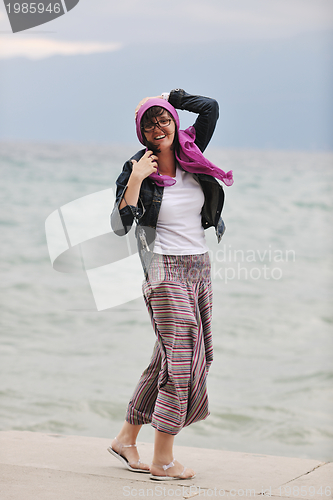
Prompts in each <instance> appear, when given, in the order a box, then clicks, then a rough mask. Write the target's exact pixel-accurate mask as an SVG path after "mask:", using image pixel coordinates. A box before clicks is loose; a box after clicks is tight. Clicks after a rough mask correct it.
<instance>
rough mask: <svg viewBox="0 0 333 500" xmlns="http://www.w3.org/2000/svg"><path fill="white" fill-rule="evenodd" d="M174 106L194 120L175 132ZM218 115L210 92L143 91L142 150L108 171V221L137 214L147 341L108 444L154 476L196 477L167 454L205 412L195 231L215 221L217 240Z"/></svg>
mask: <svg viewBox="0 0 333 500" xmlns="http://www.w3.org/2000/svg"><path fill="white" fill-rule="evenodd" d="M175 108H178V109H185V110H187V111H192V112H194V113H198V115H199V116H198V118H197V120H196V122H195V124H194V126H193V127H190V128H189V129H187V130H186V131H182V130H179V118H178V114H177V111H176V109H175ZM217 119H218V104H217V102H216V101H215V100H213V99H209V98H206V97H201V96H194V95H190V94H187V93H186V92H185V91H184V90H182V89H175V90H172V91H171V92H170V94H162V95H160V96H157V97H154V98H145V99H143V100H142V101H141V102H140V103H139V105H138V107H137V109H136V129H137V135H138V138H139V140H140V142H141V143H142V144H144V145H145V146H146V149H144V150H141V151H139V152H138V153H137V154H136V155H134V156H133V157H132V158H131V159H130V160H129V161H128V162H126V163H125V165H124V168H123V171H122V173H121V175H120V176H119V177H118V179H117V199H116V204H115V208H114V210H113V212H112V215H111V225H112V228H113V230H114V232H115V233H116V234H118V235H123V234H126V233H127V232H128V231H129V229H130V228H131V226H132V224H133V220H134V219H135V221H136V222H137V228H136V236H137V242H138V249H139V254H140V258H141V262H142V265H143V269H144V272H145V281H144V283H143V295H144V299H145V302H146V305H147V308H148V311H149V314H150V317H151V321H152V324H153V327H154V330H155V334H156V343H155V347H154V352H153V355H152V358H151V362H150V364H149V366H148V368H147V369H146V370H145V371H144V372H143V374H142V375H141V378H140V380H139V383H138V385H137V387H136V389H135V391H134V394H133V396H132V399H131V400H130V402H129V405H128V408H127V414H126V420H125V422H124V425H123V427H122V429H121V431H120V433H119V434H118V436H117V437H116V438H115V439H114V440H113V441H112V444H111V446H110V448H109V449H108V450H109V451H110V453H112V454H113V455H114V456H116V457H117V458H118V459H119V460H121V461H122V462H123V463H124V464H125V465H126V466H127V468H128V469H130V470H132V471H136V472H150V473H151V478H152V479H156V480H167V479H191V478H193V477H194V476H195V473H194V471H193V470H192V469H189V468H186V467H184V466H183V465H181V464H180V463H179V462H177V461H176V460H175V459H174V457H173V442H174V436H175V435H176V434H178V432H179V431H180V430H181V429H182V427H184V426H186V425H189V424H191V423H193V422H197V421H199V420H202V419H205V418H206V417H207V416H208V415H209V411H208V396H207V389H206V377H207V374H208V370H209V367H210V364H211V362H212V359H213V347H212V336H211V312H212V289H211V280H210V260H209V255H208V247H207V245H206V241H205V236H204V229H206V228H208V227H210V226H214V227H215V230H216V234H217V238H218V241H220V239H221V237H222V235H223V232H224V229H225V228H224V223H223V221H222V219H221V216H220V215H221V211H222V207H223V202H224V193H223V189H222V187H221V185H220V184H219V183H218V182H217V180H216V179H215V177H216V178H218V179H220V180H222V181H223V182H224V183H225V184H227V185H231V184H232V182H233V179H232V172H231V171H230V172H228V173H227V174H226V173H225V172H223V171H222V170H221V169H219V168H218V167H216V166H215V165H213V164H212V163H210V162H209V161H208V160H207V159H206V158H205V157H204V156H203V154H202V152H203V151H204V149H205V148H206V146H207V145H208V143H209V141H210V139H211V136H212V134H213V132H214V129H215V125H216V121H217ZM152 250H153V251H152ZM147 423H151V425H152V426H153V427H154V428H155V443H154V457H153V461H152V465H151V467H150V468H149V466H148V465H146V464H142V463H141V462H140V460H139V455H138V452H137V449H136V444H135V442H136V438H137V435H138V433H139V431H140V428H141V426H142V425H143V424H147Z"/></svg>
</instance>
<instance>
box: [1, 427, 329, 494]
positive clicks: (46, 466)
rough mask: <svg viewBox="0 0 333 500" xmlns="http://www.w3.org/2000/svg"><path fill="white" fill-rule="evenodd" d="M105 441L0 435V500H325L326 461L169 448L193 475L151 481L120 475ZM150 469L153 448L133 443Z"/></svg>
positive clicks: (28, 434)
mask: <svg viewBox="0 0 333 500" xmlns="http://www.w3.org/2000/svg"><path fill="white" fill-rule="evenodd" d="M109 444H110V441H109V440H108V439H101V438H88V437H81V436H62V435H59V434H41V433H37V432H18V431H8V432H0V500H109V499H113V498H115V499H123V498H135V497H138V498H148V499H151V498H153V499H157V498H179V499H188V498H195V499H197V498H198V499H199V498H214V499H215V498H223V497H224V498H240V497H244V498H258V499H260V498H261V499H262V498H263V496H266V497H268V496H270V497H271V498H273V499H277V498H281V497H284V498H290V499H293V500H294V499H295V498H305V499H306V500H326V499H332V498H333V494H332V493H333V463H326V462H321V461H319V460H310V459H300V458H286V457H275V456H270V455H258V454H250V453H239V452H233V451H221V450H208V449H202V448H188V447H182V446H178V447H177V446H176V447H175V457H176V458H177V459H178V460H179V461H181V462H182V463H183V464H184V465H188V466H190V467H192V468H193V469H194V470H195V471H196V472H197V475H196V477H195V478H194V479H192V480H190V481H180V480H174V481H166V482H165V481H164V482H157V481H152V480H150V479H149V474H140V473H133V472H129V471H127V470H126V469H125V468H123V467H122V465H121V463H120V462H118V460H116V459H115V458H114V457H112V456H111V455H110V454H109V453H108V452H107V451H106V448H107V447H108V446H109ZM139 451H140V455H141V458H142V460H143V461H145V462H147V463H150V462H151V457H152V451H153V445H152V444H148V443H141V444H140V443H139Z"/></svg>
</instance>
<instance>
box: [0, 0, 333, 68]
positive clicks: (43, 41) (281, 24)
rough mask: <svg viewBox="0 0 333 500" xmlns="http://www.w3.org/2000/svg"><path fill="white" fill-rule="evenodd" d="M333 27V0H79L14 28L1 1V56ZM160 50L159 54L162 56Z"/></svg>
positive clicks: (284, 35) (272, 35) (281, 34)
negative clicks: (47, 18)
mask: <svg viewBox="0 0 333 500" xmlns="http://www.w3.org/2000/svg"><path fill="white" fill-rule="evenodd" d="M332 28H333V0H204V1H203V0H168V1H167V2H156V1H155V0H121V1H119V0H117V1H114V0H93V2H91V1H90V2H88V1H87V0H80V2H79V3H78V5H77V6H76V7H75V8H74V9H72V10H71V11H70V12H68V13H67V14H65V15H63V16H62V17H60V18H58V19H55V20H54V21H51V22H49V23H47V24H44V25H41V26H37V27H36V28H32V29H30V30H27V31H24V32H20V33H15V34H13V33H11V30H10V24H9V21H8V18H7V13H6V10H5V6H4V4H3V3H2V2H1V4H0V32H1V33H0V58H9V57H17V56H27V57H30V58H44V57H48V56H52V55H55V54H58V55H64V56H66V55H73V54H91V53H99V52H111V51H114V50H118V49H120V48H121V47H122V46H124V45H133V44H137V43H138V42H149V41H151V43H152V50H153V49H154V44H155V41H156V40H158V41H159V42H164V43H165V50H166V51H167V50H168V43H169V42H170V41H173V42H179V43H182V42H193V41H201V42H205V41H206V42H209V41H214V40H216V41H220V40H246V39H262V40H265V39H272V38H275V39H276V38H287V37H291V36H294V35H297V34H299V33H304V32H310V31H321V30H328V29H332ZM162 55H163V54H161V53H160V52H159V53H158V54H156V58H159V57H162Z"/></svg>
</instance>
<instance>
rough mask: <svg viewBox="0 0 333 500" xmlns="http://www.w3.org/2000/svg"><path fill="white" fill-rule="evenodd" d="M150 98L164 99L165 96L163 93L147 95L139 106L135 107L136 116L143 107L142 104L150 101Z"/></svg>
mask: <svg viewBox="0 0 333 500" xmlns="http://www.w3.org/2000/svg"><path fill="white" fill-rule="evenodd" d="M149 99H163V97H162V96H161V95H155V96H154V97H145V98H144V99H142V100H141V101H140V102H139V104H138V105H137V107H136V108H135V118H136V115H137V114H138V111H139V109H140V108H141V106H142V105H143V104H144V103H145V102H147V101H149Z"/></svg>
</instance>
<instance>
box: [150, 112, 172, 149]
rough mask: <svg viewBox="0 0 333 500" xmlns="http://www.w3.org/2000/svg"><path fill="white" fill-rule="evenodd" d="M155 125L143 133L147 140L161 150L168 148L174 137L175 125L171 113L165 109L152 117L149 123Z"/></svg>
mask: <svg viewBox="0 0 333 500" xmlns="http://www.w3.org/2000/svg"><path fill="white" fill-rule="evenodd" d="M153 124H155V127H154V128H153V129H152V130H151V131H150V130H149V131H147V130H145V131H144V134H145V137H146V139H147V141H148V142H150V143H151V144H153V145H154V146H156V147H157V148H158V149H159V150H160V151H161V152H162V151H165V150H167V149H170V148H171V146H172V144H173V140H174V138H175V130H176V125H175V122H174V121H173V118H172V117H171V115H170V114H169V113H168V112H167V111H166V110H165V111H164V112H163V113H162V114H161V115H160V116H158V117H157V118H155V117H154V118H152V122H151V125H153Z"/></svg>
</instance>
